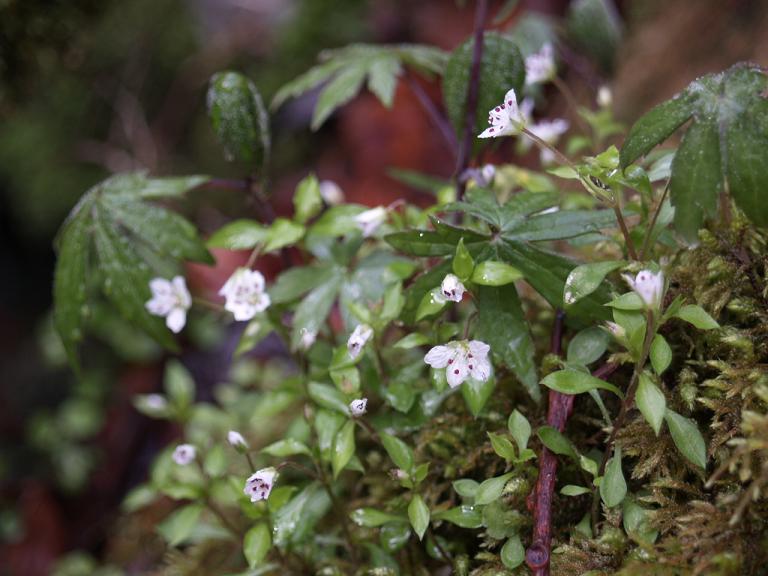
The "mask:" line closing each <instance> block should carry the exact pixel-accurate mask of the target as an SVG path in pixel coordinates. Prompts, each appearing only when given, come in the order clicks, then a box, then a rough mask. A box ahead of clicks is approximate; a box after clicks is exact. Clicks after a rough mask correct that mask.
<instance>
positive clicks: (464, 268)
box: [453, 238, 475, 281]
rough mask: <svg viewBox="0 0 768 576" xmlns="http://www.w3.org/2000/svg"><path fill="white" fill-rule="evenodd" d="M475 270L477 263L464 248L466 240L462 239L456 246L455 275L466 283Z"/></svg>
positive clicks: (454, 258)
mask: <svg viewBox="0 0 768 576" xmlns="http://www.w3.org/2000/svg"><path fill="white" fill-rule="evenodd" d="M474 268H475V261H474V260H473V259H472V256H471V254H470V253H469V251H468V250H467V248H466V247H465V246H464V239H463V238H461V239H460V240H459V243H458V244H457V246H456V255H455V256H454V257H453V273H454V274H456V276H458V277H459V278H460V279H461V280H463V281H466V280H469V278H470V277H471V276H472V270H474Z"/></svg>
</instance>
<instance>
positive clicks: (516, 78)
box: [443, 32, 525, 134]
mask: <svg viewBox="0 0 768 576" xmlns="http://www.w3.org/2000/svg"><path fill="white" fill-rule="evenodd" d="M473 46H474V41H473V40H472V39H470V40H467V41H466V42H464V44H462V45H461V46H459V47H458V48H456V49H455V50H454V51H453V52H452V53H451V56H450V58H449V60H448V65H447V66H446V69H445V74H444V76H443V101H444V102H445V108H446V112H447V113H448V118H450V120H451V123H452V124H453V127H454V129H455V130H456V133H457V134H463V132H464V122H465V117H466V102H467V86H468V84H469V76H470V69H471V65H472V52H473ZM524 79H525V63H524V61H523V57H522V56H521V55H520V51H519V50H518V48H517V46H516V45H515V43H514V42H512V41H511V40H510V39H509V38H507V37H506V36H502V35H501V34H498V33H496V32H486V33H485V34H484V36H483V55H482V61H481V64H480V84H479V97H478V101H477V113H476V116H475V118H476V119H475V126H474V127H473V132H474V133H475V134H479V133H480V132H481V131H482V128H481V126H483V125H484V124H485V123H486V121H487V115H488V110H490V109H491V108H493V107H494V106H496V105H497V104H498V103H499V102H501V101H502V100H503V99H504V95H505V94H506V93H507V91H508V90H509V89H510V88H514V89H515V91H516V92H517V93H518V94H519V93H520V91H521V89H522V87H523V81H524Z"/></svg>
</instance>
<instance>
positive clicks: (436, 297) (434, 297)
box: [415, 288, 448, 322]
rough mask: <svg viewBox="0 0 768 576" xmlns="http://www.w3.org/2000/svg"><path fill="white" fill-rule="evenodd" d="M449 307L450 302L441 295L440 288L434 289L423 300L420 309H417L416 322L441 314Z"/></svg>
mask: <svg viewBox="0 0 768 576" xmlns="http://www.w3.org/2000/svg"><path fill="white" fill-rule="evenodd" d="M447 305H448V301H447V300H446V299H445V298H443V296H442V294H440V288H433V289H432V290H430V291H429V292H427V293H426V294H424V297H423V298H422V299H421V302H419V307H418V308H417V309H416V317H415V320H416V321H417V322H418V321H419V320H423V319H424V318H427V317H429V316H433V315H434V314H437V313H438V312H440V311H441V310H442V309H443V308H445V307H446V306H447Z"/></svg>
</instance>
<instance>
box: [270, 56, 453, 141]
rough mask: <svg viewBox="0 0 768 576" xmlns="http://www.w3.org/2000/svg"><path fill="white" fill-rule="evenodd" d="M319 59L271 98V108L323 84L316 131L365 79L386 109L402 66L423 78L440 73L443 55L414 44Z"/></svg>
mask: <svg viewBox="0 0 768 576" xmlns="http://www.w3.org/2000/svg"><path fill="white" fill-rule="evenodd" d="M320 58H321V60H322V62H321V63H320V64H318V65H317V66H315V67H314V68H311V69H310V70H309V71H308V72H306V73H304V74H302V75H301V76H299V77H298V78H296V79H295V80H292V81H291V82H289V83H288V84H286V85H285V86H283V87H282V88H280V90H278V92H277V94H275V97H274V98H273V99H272V109H275V108H278V107H279V106H281V105H282V104H283V103H284V102H286V101H287V100H289V99H290V98H295V97H297V96H300V95H301V94H304V93H305V92H308V91H309V90H312V89H313V88H315V87H317V86H319V85H320V84H322V83H324V82H327V85H326V86H325V87H324V88H323V90H322V92H321V93H320V95H319V97H318V100H317V105H316V107H315V111H314V113H313V115H312V130H317V129H318V128H320V126H322V125H323V123H324V122H325V121H326V120H327V119H328V117H329V116H330V115H331V114H332V113H333V112H334V111H335V110H336V109H337V108H339V107H340V106H343V105H344V104H346V103H347V102H349V101H350V100H351V99H352V98H354V97H355V96H356V95H357V93H358V92H359V91H360V89H361V88H362V87H363V84H364V83H365V82H366V79H367V86H368V89H369V90H370V91H371V92H373V93H374V94H375V95H376V97H377V98H378V99H379V101H380V102H381V103H382V104H383V105H384V106H386V107H387V108H390V107H391V106H392V104H393V102H394V98H395V88H396V87H397V80H398V78H399V77H400V74H401V73H402V71H403V67H404V66H410V67H412V68H414V69H415V70H417V71H419V72H421V73H423V74H427V75H431V74H441V73H442V72H443V69H444V67H445V62H446V60H447V55H446V54H445V53H444V52H443V51H442V50H439V49H437V48H433V47H430V46H419V45H415V44H413V45H412V44H394V45H391V46H387V45H372V44H353V45H351V46H347V47H345V48H341V49H339V50H328V51H325V52H323V53H322V54H321V55H320Z"/></svg>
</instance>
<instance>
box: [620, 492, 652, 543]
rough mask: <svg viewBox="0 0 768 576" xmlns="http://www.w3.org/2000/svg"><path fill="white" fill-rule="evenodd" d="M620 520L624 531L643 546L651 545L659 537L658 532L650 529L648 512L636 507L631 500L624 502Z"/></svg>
mask: <svg viewBox="0 0 768 576" xmlns="http://www.w3.org/2000/svg"><path fill="white" fill-rule="evenodd" d="M621 519H622V524H623V525H624V531H625V532H626V533H627V534H628V535H629V536H630V537H632V538H634V539H636V540H638V541H639V542H641V543H643V544H653V542H654V541H655V540H656V538H657V537H658V535H659V532H658V530H654V529H653V528H651V515H650V514H649V511H648V510H646V509H645V508H642V507H641V506H640V505H638V504H637V502H635V501H634V500H633V499H632V498H626V499H625V500H624V505H623V506H622V509H621Z"/></svg>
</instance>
